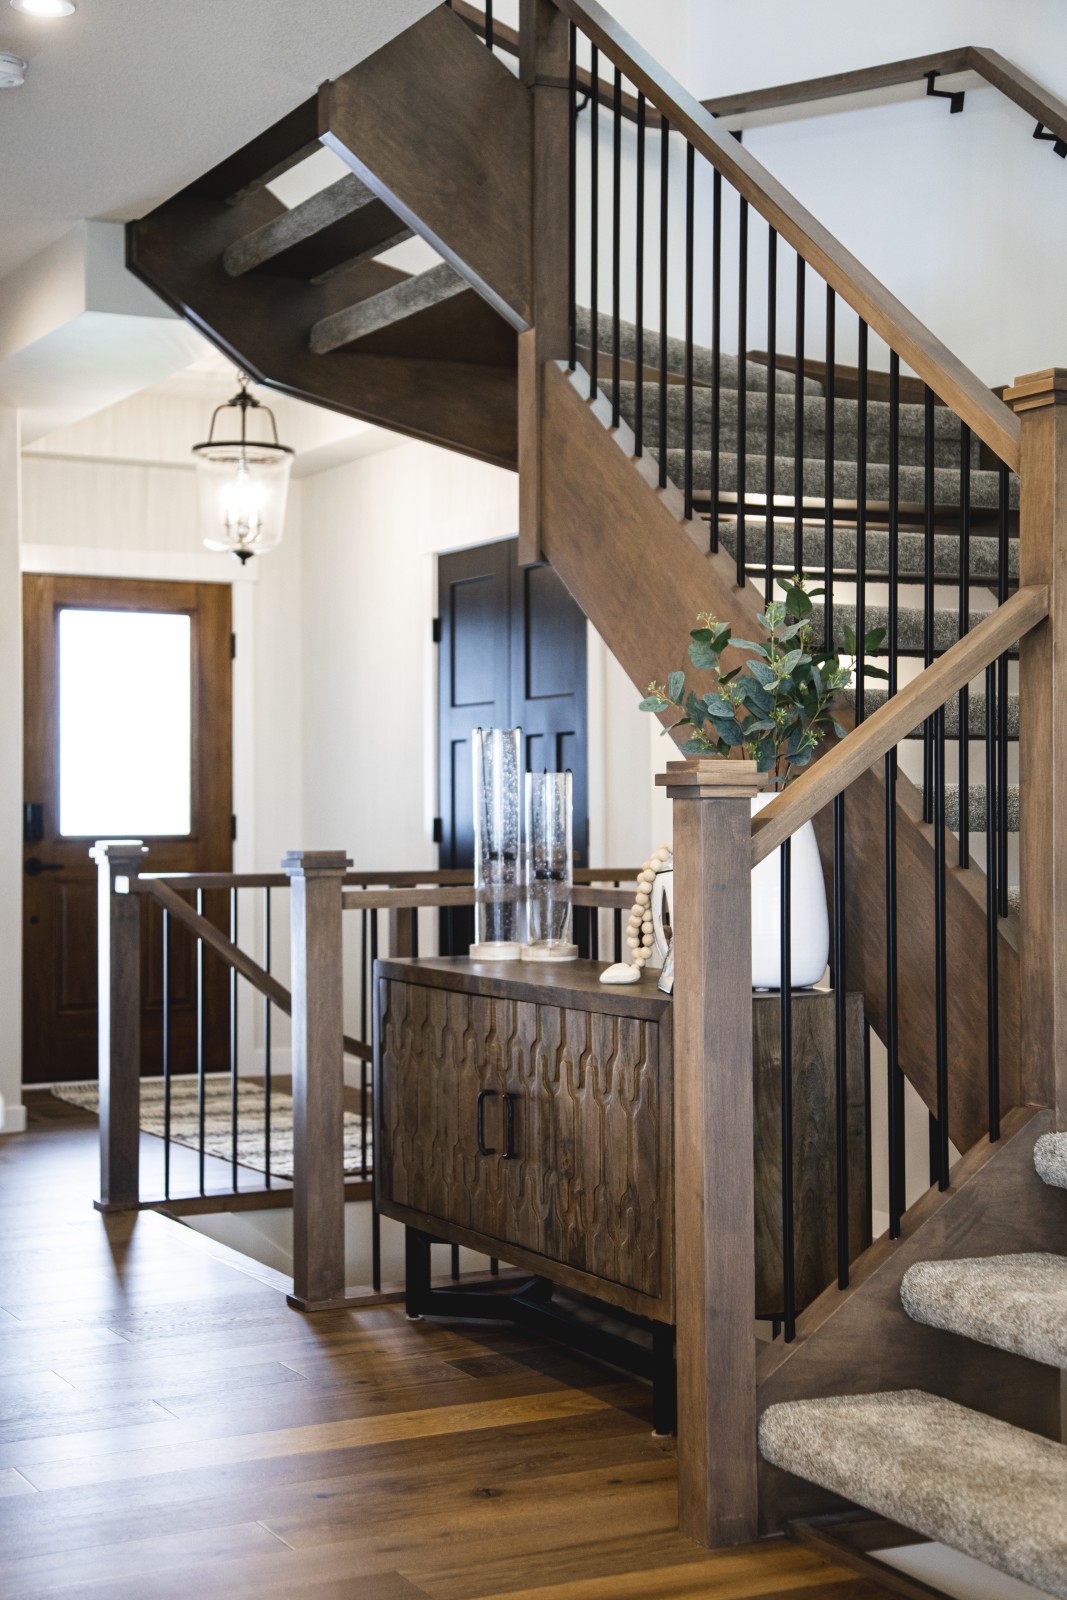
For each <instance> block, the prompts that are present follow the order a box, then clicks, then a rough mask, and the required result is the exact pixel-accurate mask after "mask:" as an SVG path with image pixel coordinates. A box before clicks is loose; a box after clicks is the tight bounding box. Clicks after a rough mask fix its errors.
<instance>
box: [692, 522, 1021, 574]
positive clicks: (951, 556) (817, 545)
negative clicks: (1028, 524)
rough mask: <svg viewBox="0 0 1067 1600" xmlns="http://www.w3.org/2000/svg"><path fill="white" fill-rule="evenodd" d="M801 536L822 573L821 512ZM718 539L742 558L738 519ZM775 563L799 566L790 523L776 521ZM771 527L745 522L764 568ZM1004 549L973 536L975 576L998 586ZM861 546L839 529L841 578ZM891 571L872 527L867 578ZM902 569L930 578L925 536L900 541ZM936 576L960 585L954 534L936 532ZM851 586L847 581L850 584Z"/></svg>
mask: <svg viewBox="0 0 1067 1600" xmlns="http://www.w3.org/2000/svg"><path fill="white" fill-rule="evenodd" d="M810 516H811V518H812V520H810V521H806V522H805V525H804V527H803V529H802V531H801V555H802V557H803V566H804V568H805V570H806V571H808V572H814V573H821V572H822V570H823V563H824V561H825V543H824V539H825V534H824V530H823V527H822V524H821V523H820V521H819V518H818V513H817V512H813V513H810ZM719 539H720V541H721V543H722V545H723V547H724V548H725V549H727V550H729V552H730V554H731V555H736V554H737V518H736V517H720V518H719ZM772 539H773V544H772V549H773V555H774V564H775V566H777V567H786V568H793V567H794V566H795V565H796V542H795V533H794V526H793V522H792V519H791V518H788V517H786V519H785V520H779V521H776V522H775V524H774V529H773V534H772ZM766 550H767V522H766V518H764V517H754V516H751V515H750V516H748V517H746V518H745V552H746V555H747V557H748V559H749V561H750V562H753V563H755V564H759V563H760V562H763V561H765V560H766ZM999 555H1000V552H999V546H998V542H997V540H996V539H993V538H990V537H989V535H988V534H980V533H978V534H972V536H971V540H970V558H971V560H970V566H971V577H972V578H974V579H982V580H983V581H985V582H987V583H989V584H996V582H997V579H998V576H999V570H998V562H999ZM858 557H859V545H858V537H857V534H856V530H855V528H853V527H849V526H844V527H842V526H840V525H839V526H837V527H836V528H835V529H834V566H835V568H836V570H837V571H838V572H839V573H846V574H851V573H854V572H855V571H856V570H857V566H858ZM888 570H889V535H888V534H887V533H885V532H884V531H883V530H881V529H878V528H869V529H868V530H867V535H866V543H865V545H864V571H865V572H866V573H867V576H868V579H869V580H871V581H872V582H877V581H878V579H879V578H881V579H882V580H883V581H884V580H885V576H886V574H887V573H888ZM897 570H898V572H899V573H900V577H901V580H902V581H907V580H908V579H909V578H922V577H924V575H925V573H926V541H925V538H924V536H923V535H922V534H921V533H914V532H912V531H911V530H909V529H907V528H902V529H901V530H900V533H899V535H898V538H897ZM932 571H933V575H934V577H935V578H938V579H941V580H942V581H943V582H944V583H946V584H952V585H957V584H958V583H959V574H960V541H959V538H958V537H957V536H956V535H954V534H947V533H936V534H935V535H934V541H933V562H932ZM1018 578H1019V547H1018V543H1017V541H1016V540H1014V539H1012V540H1011V541H1010V543H1009V545H1008V581H1009V583H1016V582H1017V581H1018ZM846 581H847V579H846Z"/></svg>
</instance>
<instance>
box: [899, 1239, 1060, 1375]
mask: <svg viewBox="0 0 1067 1600" xmlns="http://www.w3.org/2000/svg"><path fill="white" fill-rule="evenodd" d="M900 1298H901V1300H902V1302H903V1304H904V1310H905V1311H906V1312H907V1313H908V1316H909V1317H911V1319H912V1321H913V1322H923V1323H926V1325H927V1326H928V1327H931V1328H943V1329H944V1330H945V1332H947V1333H958V1334H960V1335H961V1336H962V1337H963V1338H965V1339H976V1340H977V1341H978V1343H979V1344H988V1345H993V1346H994V1347H995V1348H996V1349H998V1350H1010V1351H1012V1353H1013V1354H1014V1355H1018V1356H1028V1357H1029V1358H1030V1360H1031V1361H1043V1362H1045V1363H1046V1365H1048V1366H1051V1367H1067V1260H1065V1259H1064V1258H1063V1257H1062V1256H1055V1255H1048V1254H1044V1253H1042V1254H1025V1255H1014V1256H987V1257H985V1258H984V1259H981V1260H963V1261H919V1262H916V1264H915V1265H914V1266H913V1267H909V1268H908V1270H907V1272H906V1273H905V1274H904V1278H903V1281H902V1283H901V1285H900Z"/></svg>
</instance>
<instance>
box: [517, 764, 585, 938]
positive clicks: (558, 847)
mask: <svg viewBox="0 0 1067 1600" xmlns="http://www.w3.org/2000/svg"><path fill="white" fill-rule="evenodd" d="M573 831H574V797H573V790H572V780H571V774H570V773H569V772H528V773H527V774H526V927H527V938H528V940H529V943H528V945H527V947H526V952H525V953H526V955H527V956H528V957H531V958H533V959H534V960H538V959H540V960H546V961H572V960H573V959H574V957H575V956H576V955H577V954H578V950H577V946H576V945H574V944H573V943H572V942H571V935H572V921H573V913H572V909H571V884H572V883H573V880H574V843H573Z"/></svg>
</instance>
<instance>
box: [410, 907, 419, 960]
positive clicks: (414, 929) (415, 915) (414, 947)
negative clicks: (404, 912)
mask: <svg viewBox="0 0 1067 1600" xmlns="http://www.w3.org/2000/svg"><path fill="white" fill-rule="evenodd" d="M409 918H410V921H411V954H412V958H413V959H414V960H416V961H417V960H418V958H419V908H418V906H412V908H411V911H410V912H409Z"/></svg>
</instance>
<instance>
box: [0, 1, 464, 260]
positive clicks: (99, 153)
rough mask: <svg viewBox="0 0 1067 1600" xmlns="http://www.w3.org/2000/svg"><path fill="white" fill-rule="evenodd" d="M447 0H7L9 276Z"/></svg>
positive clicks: (121, 215)
mask: <svg viewBox="0 0 1067 1600" xmlns="http://www.w3.org/2000/svg"><path fill="white" fill-rule="evenodd" d="M435 3H436V0H79V3H78V10H77V12H76V14H75V15H74V16H72V17H68V18H66V19H63V20H59V21H51V22H49V21H45V20H43V19H40V18H33V17H29V16H26V15H24V14H22V13H20V12H17V11H13V10H12V9H11V7H10V5H9V4H8V0H0V50H14V51H16V52H17V53H18V54H19V55H21V56H25V57H26V58H27V59H28V60H29V63H30V70H29V73H28V74H27V80H26V84H25V86H24V87H23V88H21V89H12V90H4V91H2V92H0V151H2V152H3V156H2V160H0V278H2V277H4V276H5V274H7V273H8V272H10V271H11V270H12V269H13V268H14V267H16V266H18V265H19V264H20V263H21V262H23V261H26V260H28V259H29V258H30V257H31V256H33V255H35V254H36V253H37V251H39V250H41V249H43V248H44V246H46V245H48V244H50V243H52V241H53V240H55V239H58V238H59V237H60V236H61V235H62V234H64V233H65V232H66V231H67V230H68V229H69V228H70V227H71V226H72V224H73V223H75V222H77V221H80V220H82V219H83V218H97V219H104V220H111V221H117V222H126V221H129V220H130V219H131V218H134V217H138V216H141V215H143V214H144V212H146V211H148V210H150V209H151V208H152V207H153V206H154V205H157V204H158V203H159V202H160V201H161V200H163V199H165V198H166V197H167V196H168V195H170V194H173V193H174V192H175V191H176V190H178V189H180V188H182V187H183V186H184V185H185V184H187V183H189V182H191V180H192V179H193V178H195V177H197V176H198V175H199V174H200V173H201V172H205V171H207V169H208V168H209V167H211V166H213V165H214V164H215V163H216V162H218V161H221V160H222V159H223V158H224V157H225V156H227V155H229V154H230V153H231V152H232V151H234V150H236V149H238V148H239V147H240V146H241V145H242V144H244V143H246V142H247V141H248V140H249V139H251V138H253V137H254V136H255V135H256V134H257V133H259V132H261V131H262V130H263V129H264V128H266V127H269V125H270V124H271V123H272V122H275V121H277V120H278V118H279V117H281V116H284V115H285V113H286V112H287V111H290V110H292V108H293V107H294V106H296V105H299V104H300V102H301V101H302V100H306V99H307V98H308V96H309V95H311V94H313V93H314V92H315V90H316V88H317V87H318V85H319V84H320V83H321V82H323V81H324V80H325V79H327V78H335V77H339V76H340V75H341V74H342V73H343V72H346V71H347V70H348V69H349V68H350V67H352V66H354V65H355V64H356V63H357V62H358V61H361V60H363V59H364V58H365V57H366V56H368V55H370V54H372V52H373V51H375V50H377V49H379V48H380V47H381V46H382V45H383V44H385V43H387V42H388V40H389V39H391V38H392V37H394V35H396V34H398V33H400V32H402V31H403V29H405V28H407V27H409V26H410V25H411V24H412V23H413V22H415V21H417V20H418V19H419V17H421V16H423V15H424V14H425V13H426V12H428V11H430V10H431V9H432V8H433V6H434V4H435Z"/></svg>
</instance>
